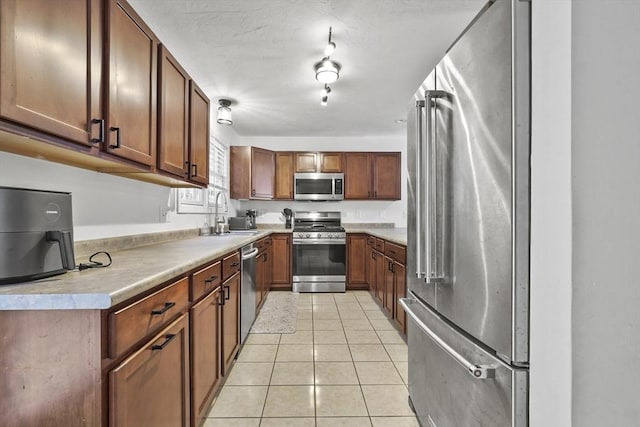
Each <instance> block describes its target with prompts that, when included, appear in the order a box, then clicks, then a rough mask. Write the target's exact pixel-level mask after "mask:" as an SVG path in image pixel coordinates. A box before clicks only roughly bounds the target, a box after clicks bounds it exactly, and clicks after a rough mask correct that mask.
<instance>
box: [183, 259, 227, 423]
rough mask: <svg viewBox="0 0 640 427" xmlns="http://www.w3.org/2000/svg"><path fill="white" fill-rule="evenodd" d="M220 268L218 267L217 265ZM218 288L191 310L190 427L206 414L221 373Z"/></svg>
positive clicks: (199, 421)
mask: <svg viewBox="0 0 640 427" xmlns="http://www.w3.org/2000/svg"><path fill="white" fill-rule="evenodd" d="M217 265H219V263H217ZM222 298H223V294H222V287H221V286H219V287H218V288H216V289H215V290H214V291H213V292H211V293H210V294H209V295H207V296H206V297H205V298H203V299H202V300H201V301H200V302H198V303H196V304H195V305H194V306H193V307H191V311H190V321H191V425H192V426H198V425H200V424H201V423H202V421H203V419H204V418H205V417H206V415H207V413H208V412H209V406H210V405H211V400H212V399H213V394H214V393H215V391H216V389H217V386H218V384H219V382H220V379H221V372H220V359H221V357H220V354H221V353H220V350H221V348H220V344H221V339H220V324H221V319H220V314H221V310H220V304H221V303H222Z"/></svg>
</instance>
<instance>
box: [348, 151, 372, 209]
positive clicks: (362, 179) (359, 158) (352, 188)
mask: <svg viewBox="0 0 640 427" xmlns="http://www.w3.org/2000/svg"><path fill="white" fill-rule="evenodd" d="M344 163H345V165H344V170H345V173H344V184H345V191H344V198H345V199H369V198H370V197H371V196H372V194H371V156H370V155H369V154H368V153H345V154H344Z"/></svg>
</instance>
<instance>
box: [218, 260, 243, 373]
mask: <svg viewBox="0 0 640 427" xmlns="http://www.w3.org/2000/svg"><path fill="white" fill-rule="evenodd" d="M222 292H223V294H224V297H223V298H222V300H223V301H224V303H223V305H222V375H227V373H228V372H229V368H230V367H231V363H232V362H233V359H234V358H235V357H236V353H237V352H238V348H239V347H240V273H239V272H236V273H235V274H234V275H233V276H231V278H229V279H228V280H227V281H225V282H224V283H223V284H222Z"/></svg>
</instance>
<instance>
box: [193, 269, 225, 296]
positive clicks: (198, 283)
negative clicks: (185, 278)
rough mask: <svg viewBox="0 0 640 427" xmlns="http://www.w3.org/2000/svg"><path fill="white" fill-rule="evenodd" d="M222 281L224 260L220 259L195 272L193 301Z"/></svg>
mask: <svg viewBox="0 0 640 427" xmlns="http://www.w3.org/2000/svg"><path fill="white" fill-rule="evenodd" d="M220 283H222V261H218V262H216V263H214V264H211V265H209V266H208V267H205V268H203V269H202V270H200V271H197V272H195V273H193V279H192V280H191V301H196V300H197V299H198V298H200V297H201V296H203V295H206V294H207V293H209V292H210V291H212V290H213V289H214V288H216V287H217V286H219V285H220Z"/></svg>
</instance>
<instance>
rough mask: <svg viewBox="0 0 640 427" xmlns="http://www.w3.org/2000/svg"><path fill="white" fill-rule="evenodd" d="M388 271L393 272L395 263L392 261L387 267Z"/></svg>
mask: <svg viewBox="0 0 640 427" xmlns="http://www.w3.org/2000/svg"><path fill="white" fill-rule="evenodd" d="M387 269H388V270H389V271H391V272H393V263H392V262H391V261H389V265H388V266H387Z"/></svg>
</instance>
